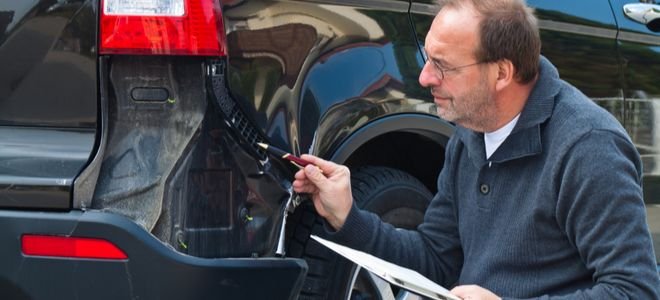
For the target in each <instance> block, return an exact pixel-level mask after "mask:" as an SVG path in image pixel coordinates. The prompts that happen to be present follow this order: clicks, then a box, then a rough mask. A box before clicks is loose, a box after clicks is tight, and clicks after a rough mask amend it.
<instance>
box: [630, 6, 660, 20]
mask: <svg viewBox="0 0 660 300" xmlns="http://www.w3.org/2000/svg"><path fill="white" fill-rule="evenodd" d="M623 13H625V14H626V17H628V18H630V19H631V20H633V21H635V22H638V23H642V24H644V25H650V23H651V22H653V21H655V20H658V19H660V5H658V4H647V3H633V4H626V5H624V6H623Z"/></svg>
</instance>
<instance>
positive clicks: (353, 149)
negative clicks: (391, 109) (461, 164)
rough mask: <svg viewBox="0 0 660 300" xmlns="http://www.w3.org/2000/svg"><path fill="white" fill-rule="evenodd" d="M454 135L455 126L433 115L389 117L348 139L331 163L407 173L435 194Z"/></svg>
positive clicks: (406, 114) (410, 114) (367, 126)
mask: <svg viewBox="0 0 660 300" xmlns="http://www.w3.org/2000/svg"><path fill="white" fill-rule="evenodd" d="M453 132H454V126H453V125H451V124H450V123H448V122H446V121H444V120H442V119H440V118H438V117H435V116H431V115H426V114H417V113H405V114H397V115H391V116H386V117H383V118H380V119H377V120H374V121H372V122H370V123H368V124H366V125H364V126H363V127H361V128H360V129H358V130H356V131H355V132H354V133H353V134H351V135H350V136H348V137H347V138H346V139H345V140H344V141H343V142H342V143H341V144H340V145H339V146H338V147H337V149H336V151H334V152H333V154H332V156H331V157H330V159H331V160H333V161H335V162H338V163H341V164H345V165H347V166H349V167H351V168H358V167H361V166H367V165H374V166H385V167H391V168H395V169H399V170H403V171H405V172H408V173H409V174H411V175H413V176H414V177H416V178H418V179H419V180H420V181H422V182H423V183H424V185H425V186H427V188H428V189H429V190H430V191H431V192H435V191H436V179H437V176H438V174H439V172H440V169H442V164H443V161H444V149H445V146H446V145H447V142H448V141H449V137H450V136H451V135H452V134H453ZM411 158H414V159H411Z"/></svg>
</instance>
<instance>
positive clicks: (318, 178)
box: [305, 165, 328, 186]
mask: <svg viewBox="0 0 660 300" xmlns="http://www.w3.org/2000/svg"><path fill="white" fill-rule="evenodd" d="M305 175H306V176H307V179H308V180H309V181H311V182H312V183H314V185H316V186H321V185H323V184H325V181H326V180H328V179H327V178H325V176H323V173H321V170H319V167H316V166H312V165H307V166H306V167H305Z"/></svg>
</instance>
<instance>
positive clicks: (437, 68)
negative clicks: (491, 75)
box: [426, 58, 484, 80]
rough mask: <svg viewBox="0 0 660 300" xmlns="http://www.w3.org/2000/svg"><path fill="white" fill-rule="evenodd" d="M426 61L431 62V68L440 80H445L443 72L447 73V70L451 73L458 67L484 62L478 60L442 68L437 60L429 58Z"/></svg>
mask: <svg viewBox="0 0 660 300" xmlns="http://www.w3.org/2000/svg"><path fill="white" fill-rule="evenodd" d="M426 63H431V66H432V67H433V70H434V71H435V73H436V76H438V78H440V80H445V73H447V72H450V73H451V72H453V71H456V70H458V69H462V68H467V67H470V66H476V65H479V64H483V63H484V62H483V61H478V62H476V63H471V64H467V65H462V66H458V67H454V68H449V69H443V68H442V67H440V65H438V62H437V61H436V60H433V59H431V58H429V59H427V60H426Z"/></svg>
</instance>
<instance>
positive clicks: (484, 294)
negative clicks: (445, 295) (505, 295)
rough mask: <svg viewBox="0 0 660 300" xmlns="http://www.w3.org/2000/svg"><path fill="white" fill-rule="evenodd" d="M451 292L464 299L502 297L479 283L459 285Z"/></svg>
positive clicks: (495, 298)
mask: <svg viewBox="0 0 660 300" xmlns="http://www.w3.org/2000/svg"><path fill="white" fill-rule="evenodd" d="M451 293H452V294H454V295H456V296H458V297H460V298H461V299H463V300H501V299H502V298H500V297H498V296H497V295H495V294H493V292H491V291H489V290H487V289H485V288H482V287H480V286H478V285H459V286H457V287H455V288H453V289H452V290H451Z"/></svg>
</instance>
